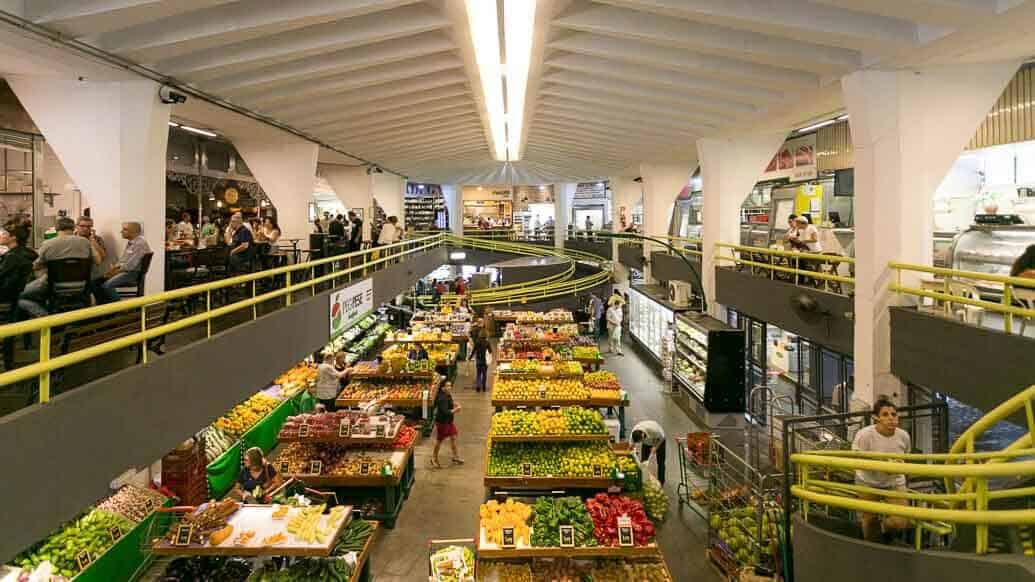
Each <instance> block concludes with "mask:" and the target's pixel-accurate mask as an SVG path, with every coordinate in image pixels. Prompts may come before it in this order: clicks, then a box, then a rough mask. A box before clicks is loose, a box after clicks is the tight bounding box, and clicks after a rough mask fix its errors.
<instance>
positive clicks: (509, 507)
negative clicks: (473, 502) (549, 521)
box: [478, 499, 532, 546]
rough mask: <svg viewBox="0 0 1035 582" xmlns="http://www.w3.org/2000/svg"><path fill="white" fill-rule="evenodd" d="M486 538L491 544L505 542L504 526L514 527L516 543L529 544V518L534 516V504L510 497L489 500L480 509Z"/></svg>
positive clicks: (479, 512) (479, 513)
mask: <svg viewBox="0 0 1035 582" xmlns="http://www.w3.org/2000/svg"><path fill="white" fill-rule="evenodd" d="M478 515H479V517H480V518H481V526H482V529H484V530H485V539H486V541H488V542H489V543H491V544H496V545H500V544H502V543H503V528H505V527H512V528H514V543H515V545H518V546H527V545H529V539H530V538H531V531H530V530H529V528H528V518H529V517H531V516H532V506H531V505H526V504H524V503H520V502H515V501H514V500H513V499H508V500H507V501H506V502H505V503H498V502H497V501H496V500H495V499H493V500H491V501H488V502H486V503H484V504H482V506H481V507H480V508H479V509H478Z"/></svg>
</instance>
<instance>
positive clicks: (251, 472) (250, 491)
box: [230, 447, 281, 503]
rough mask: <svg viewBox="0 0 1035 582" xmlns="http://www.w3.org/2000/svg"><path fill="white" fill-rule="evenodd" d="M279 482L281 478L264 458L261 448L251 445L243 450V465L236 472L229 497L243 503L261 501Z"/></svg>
mask: <svg viewBox="0 0 1035 582" xmlns="http://www.w3.org/2000/svg"><path fill="white" fill-rule="evenodd" d="M280 483H281V478H280V476H279V475H277V470H276V469H274V468H273V463H270V462H269V461H268V460H266V455H264V454H263V453H262V449H260V448H259V447H252V448H250V449H248V450H247V451H245V452H244V466H243V467H241V472H240V473H238V474H237V483H234V488H233V490H232V491H230V497H231V498H233V499H237V500H238V501H243V502H244V503H261V500H262V498H263V497H265V496H266V494H267V493H269V492H270V491H273V490H274V489H276V488H277V487H279V486H280Z"/></svg>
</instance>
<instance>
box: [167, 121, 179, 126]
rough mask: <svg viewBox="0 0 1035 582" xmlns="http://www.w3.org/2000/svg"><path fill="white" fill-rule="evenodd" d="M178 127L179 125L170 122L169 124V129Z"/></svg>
mask: <svg viewBox="0 0 1035 582" xmlns="http://www.w3.org/2000/svg"><path fill="white" fill-rule="evenodd" d="M179 126H180V124H179V123H174V122H172V121H170V122H169V127H179Z"/></svg>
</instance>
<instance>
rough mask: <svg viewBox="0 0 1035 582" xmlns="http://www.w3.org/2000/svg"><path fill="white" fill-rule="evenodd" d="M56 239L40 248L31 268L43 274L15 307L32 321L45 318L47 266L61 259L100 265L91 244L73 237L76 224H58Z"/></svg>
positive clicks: (68, 220) (68, 221)
mask: <svg viewBox="0 0 1035 582" xmlns="http://www.w3.org/2000/svg"><path fill="white" fill-rule="evenodd" d="M56 228H57V236H56V237H54V238H52V239H50V240H46V241H44V242H43V244H42V245H40V248H39V255H38V257H37V259H36V263H35V265H33V267H34V268H35V269H36V270H37V271H39V272H41V273H42V275H40V277H39V278H37V279H36V280H34V281H32V282H31V283H29V284H28V285H26V286H25V290H24V291H22V294H21V298H20V301H19V302H18V306H19V307H20V308H21V309H22V310H23V311H26V312H27V313H29V314H31V315H32V316H33V317H43V316H44V315H47V310H46V308H44V307H43V305H44V304H45V303H46V302H47V263H48V262H50V261H57V260H61V259H91V260H92V261H93V264H94V265H99V264H100V262H101V258H100V257H99V256H97V255H95V254H94V252H93V247H92V246H91V245H90V241H88V240H86V239H85V238H83V237H81V236H75V221H74V220H72V219H71V218H68V217H61V218H59V219H58V220H57V227H56ZM87 284H89V283H87Z"/></svg>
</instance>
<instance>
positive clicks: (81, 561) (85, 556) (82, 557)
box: [75, 550, 93, 570]
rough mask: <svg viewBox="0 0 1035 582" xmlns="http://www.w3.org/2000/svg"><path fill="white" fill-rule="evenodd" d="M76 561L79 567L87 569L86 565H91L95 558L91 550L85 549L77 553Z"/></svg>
mask: <svg viewBox="0 0 1035 582" xmlns="http://www.w3.org/2000/svg"><path fill="white" fill-rule="evenodd" d="M75 561H76V564H78V565H79V569H80V570H85V569H86V567H87V566H89V565H90V562H92V561H93V558H92V557H90V551H89V550H83V551H81V552H79V553H78V554H76V556H75Z"/></svg>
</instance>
